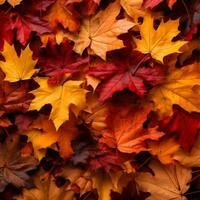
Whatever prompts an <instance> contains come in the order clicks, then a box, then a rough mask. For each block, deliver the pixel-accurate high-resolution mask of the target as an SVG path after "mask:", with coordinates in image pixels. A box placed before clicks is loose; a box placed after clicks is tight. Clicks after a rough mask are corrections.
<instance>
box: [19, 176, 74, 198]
mask: <svg viewBox="0 0 200 200" xmlns="http://www.w3.org/2000/svg"><path fill="white" fill-rule="evenodd" d="M34 185H35V187H34V188H31V189H24V190H23V192H22V194H21V195H19V196H17V197H15V198H16V200H72V199H73V195H74V193H73V192H72V191H66V185H64V186H62V187H59V188H58V187H57V186H56V183H55V178H54V177H53V176H51V175H48V174H44V172H43V173H38V174H37V175H36V176H35V177H34Z"/></svg>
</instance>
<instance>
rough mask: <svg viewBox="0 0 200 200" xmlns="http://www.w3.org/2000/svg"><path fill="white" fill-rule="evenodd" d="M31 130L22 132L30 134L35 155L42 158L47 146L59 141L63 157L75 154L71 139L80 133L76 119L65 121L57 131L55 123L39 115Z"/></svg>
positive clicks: (66, 157) (29, 139)
mask: <svg viewBox="0 0 200 200" xmlns="http://www.w3.org/2000/svg"><path fill="white" fill-rule="evenodd" d="M30 128H31V129H30V130H28V131H25V132H22V134H23V135H27V136H28V141H30V142H31V143H32V145H33V149H34V154H35V156H36V157H37V158H38V159H39V160H41V159H42V158H43V157H44V153H45V150H46V148H47V147H50V146H51V145H53V144H55V143H56V142H57V143H58V146H59V152H60V155H61V156H62V158H64V159H68V158H69V157H70V156H71V155H72V154H73V149H72V147H71V141H72V140H73V139H75V137H76V136H77V135H78V134H77V133H78V132H77V129H76V127H75V119H74V118H72V119H71V120H70V121H68V122H65V123H64V124H63V126H62V127H61V128H60V129H59V130H58V131H56V129H55V126H54V124H53V123H52V121H51V120H48V119H47V117H46V116H43V115H41V116H39V117H38V118H37V119H36V120H35V121H34V122H33V124H32V125H31V126H30Z"/></svg>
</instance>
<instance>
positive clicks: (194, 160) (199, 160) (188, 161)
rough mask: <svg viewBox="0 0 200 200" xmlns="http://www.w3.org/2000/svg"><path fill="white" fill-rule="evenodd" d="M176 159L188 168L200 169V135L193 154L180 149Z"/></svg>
mask: <svg viewBox="0 0 200 200" xmlns="http://www.w3.org/2000/svg"><path fill="white" fill-rule="evenodd" d="M174 159H175V160H177V161H179V162H180V163H181V164H182V165H184V166H186V167H200V135H198V138H197V141H196V142H195V144H194V146H193V147H192V150H191V152H186V151H184V150H183V149H180V150H179V151H178V152H177V153H176V154H175V155H174Z"/></svg>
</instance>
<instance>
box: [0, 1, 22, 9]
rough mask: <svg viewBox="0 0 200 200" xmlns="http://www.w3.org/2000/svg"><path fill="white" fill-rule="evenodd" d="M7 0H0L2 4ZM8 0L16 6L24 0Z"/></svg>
mask: <svg viewBox="0 0 200 200" xmlns="http://www.w3.org/2000/svg"><path fill="white" fill-rule="evenodd" d="M5 2H6V0H0V5H1V4H4V3H5ZM7 2H8V3H9V4H10V5H11V6H13V7H15V6H17V5H19V4H20V3H21V2H22V0H7Z"/></svg>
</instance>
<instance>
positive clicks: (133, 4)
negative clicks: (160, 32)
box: [120, 0, 145, 20]
mask: <svg viewBox="0 0 200 200" xmlns="http://www.w3.org/2000/svg"><path fill="white" fill-rule="evenodd" d="M142 3H143V0H120V4H121V6H122V7H123V9H124V10H125V11H126V13H127V14H128V15H129V16H130V17H132V18H133V19H135V20H137V18H138V17H139V16H143V15H144V13H145V12H144V11H143V10H142V9H141V6H142Z"/></svg>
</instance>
